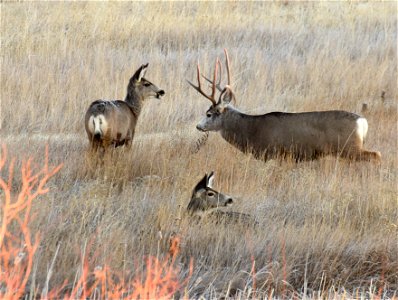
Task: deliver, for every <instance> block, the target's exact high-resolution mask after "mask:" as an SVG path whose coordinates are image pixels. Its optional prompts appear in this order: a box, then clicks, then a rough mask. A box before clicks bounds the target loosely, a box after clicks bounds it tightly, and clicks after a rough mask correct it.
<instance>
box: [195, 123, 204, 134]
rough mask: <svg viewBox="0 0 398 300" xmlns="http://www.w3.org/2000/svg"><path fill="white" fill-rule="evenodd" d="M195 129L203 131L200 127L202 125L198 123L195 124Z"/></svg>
mask: <svg viewBox="0 0 398 300" xmlns="http://www.w3.org/2000/svg"><path fill="white" fill-rule="evenodd" d="M196 129H197V130H199V131H203V132H205V130H204V129H203V128H202V126H200V124H198V125H196Z"/></svg>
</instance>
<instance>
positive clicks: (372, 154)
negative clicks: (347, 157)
mask: <svg viewBox="0 0 398 300" xmlns="http://www.w3.org/2000/svg"><path fill="white" fill-rule="evenodd" d="M355 159H356V160H365V161H371V160H374V161H378V162H380V161H381V153H380V152H379V151H367V150H362V151H360V152H359V153H358V155H357V156H356V158H355Z"/></svg>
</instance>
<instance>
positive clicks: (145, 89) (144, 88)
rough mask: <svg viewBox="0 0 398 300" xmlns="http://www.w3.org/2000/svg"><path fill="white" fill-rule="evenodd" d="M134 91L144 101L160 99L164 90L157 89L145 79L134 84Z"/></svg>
mask: <svg viewBox="0 0 398 300" xmlns="http://www.w3.org/2000/svg"><path fill="white" fill-rule="evenodd" d="M134 89H135V91H136V93H138V94H139V95H142V97H143V98H144V99H149V98H157V99H160V98H161V97H162V96H164V94H165V92H164V90H162V89H160V88H158V87H157V86H156V85H154V84H153V83H152V82H150V81H149V80H147V79H145V78H141V80H140V81H138V82H135V84H134Z"/></svg>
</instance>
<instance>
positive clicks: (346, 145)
mask: <svg viewBox="0 0 398 300" xmlns="http://www.w3.org/2000/svg"><path fill="white" fill-rule="evenodd" d="M224 52H225V57H226V59H225V60H226V68H227V76H228V84H227V85H225V87H224V88H222V87H221V76H220V77H219V80H218V82H216V81H217V76H218V68H220V73H221V63H220V60H219V59H218V58H217V60H216V63H215V68H214V76H213V80H210V79H209V78H207V77H205V76H203V77H204V78H205V79H206V80H207V81H209V82H210V83H211V85H212V88H211V94H209V95H208V94H206V93H205V92H204V91H203V89H202V86H201V76H202V75H201V73H200V68H199V63H198V66H197V80H198V85H197V86H196V85H194V84H193V83H192V82H190V81H188V83H189V84H190V85H191V86H192V87H193V88H194V89H195V90H197V91H198V92H199V93H200V94H202V95H203V96H204V97H205V98H207V99H208V100H210V101H211V103H212V105H211V106H210V108H209V109H208V110H207V112H206V116H205V117H204V118H203V119H202V120H201V121H200V122H199V124H198V125H197V126H196V128H197V129H198V130H200V131H205V132H206V131H219V132H220V133H221V136H222V137H223V138H224V139H225V140H226V141H227V142H228V143H230V144H232V145H233V146H235V147H237V148H238V149H239V150H241V151H242V152H245V153H252V154H253V155H254V157H256V158H257V159H263V160H265V161H266V160H267V159H269V158H275V157H282V158H286V157H292V158H293V159H295V160H296V162H297V161H301V160H312V159H317V158H319V157H321V156H324V155H334V156H342V157H345V158H349V159H355V160H380V159H381V154H380V152H373V151H367V150H365V149H364V148H363V143H364V139H365V137H366V134H367V131H368V122H367V120H366V119H365V118H363V117H361V116H359V115H356V114H354V113H350V112H347V111H341V110H330V111H313V112H302V113H284V112H271V113H268V114H264V115H247V114H244V113H242V112H240V111H239V110H237V109H236V108H234V107H233V106H232V105H231V102H233V100H235V94H234V92H233V90H232V88H231V73H230V62H229V58H228V52H227V51H226V50H224ZM216 89H217V90H219V91H220V92H221V93H220V96H219V99H218V101H216V98H215V97H216Z"/></svg>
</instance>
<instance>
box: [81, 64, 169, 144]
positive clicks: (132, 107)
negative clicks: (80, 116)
mask: <svg viewBox="0 0 398 300" xmlns="http://www.w3.org/2000/svg"><path fill="white" fill-rule="evenodd" d="M147 67H148V64H146V65H142V66H141V67H140V68H139V69H138V70H137V71H136V72H135V74H134V75H133V76H132V77H131V78H130V81H129V84H128V87H127V95H126V98H125V100H124V101H122V100H113V101H107V100H96V101H94V102H93V103H91V105H90V107H89V108H88V110H87V112H86V116H85V128H86V132H87V136H88V139H89V141H90V144H91V148H92V149H98V148H102V149H106V148H108V147H109V146H114V147H118V146H123V145H126V146H131V142H132V140H133V138H134V133H135V127H136V125H137V120H138V117H139V115H140V112H141V108H142V105H143V102H144V101H145V100H146V99H148V98H151V97H155V98H158V99H159V98H160V97H161V96H163V95H164V91H163V90H161V89H159V88H158V87H156V86H155V85H154V84H152V83H151V82H149V81H148V80H146V79H145V78H143V76H144V74H145V71H146V68H147ZM93 118H94V119H95V120H96V121H98V122H100V123H99V124H102V125H98V124H97V126H96V125H95V121H94V119H93ZM96 118H101V121H99V119H96ZM105 122H106V125H107V126H105V125H104V124H105ZM101 126H104V127H101ZM101 129H103V130H101Z"/></svg>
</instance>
